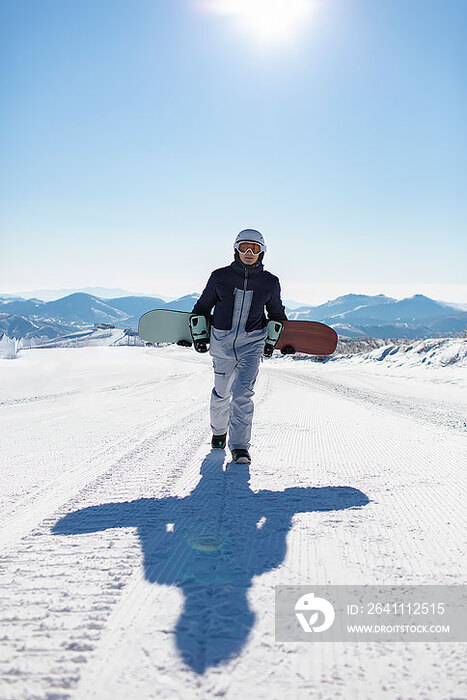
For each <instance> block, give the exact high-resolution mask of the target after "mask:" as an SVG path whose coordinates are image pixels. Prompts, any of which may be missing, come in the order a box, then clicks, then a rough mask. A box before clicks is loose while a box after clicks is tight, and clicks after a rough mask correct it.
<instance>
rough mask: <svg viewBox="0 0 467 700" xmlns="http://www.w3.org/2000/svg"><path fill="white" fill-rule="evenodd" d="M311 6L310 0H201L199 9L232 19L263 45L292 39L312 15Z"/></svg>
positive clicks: (311, 1) (311, 0)
mask: <svg viewBox="0 0 467 700" xmlns="http://www.w3.org/2000/svg"><path fill="white" fill-rule="evenodd" d="M313 4H314V3H313V0H202V5H201V6H202V7H203V9H205V10H207V11H208V12H211V13H214V14H218V15H224V16H230V17H232V18H233V19H235V20H236V21H237V23H238V24H239V25H240V26H241V27H242V28H243V29H244V30H246V31H248V32H249V33H250V34H252V35H253V36H254V37H255V38H256V39H258V40H260V41H262V42H264V43H277V42H282V41H287V40H290V39H292V38H293V36H294V35H295V33H296V32H297V30H298V29H299V28H300V27H301V25H302V23H303V22H304V21H305V20H306V19H307V18H308V17H309V16H310V15H311V13H312V11H313Z"/></svg>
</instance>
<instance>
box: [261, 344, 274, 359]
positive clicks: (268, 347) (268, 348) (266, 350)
mask: <svg viewBox="0 0 467 700" xmlns="http://www.w3.org/2000/svg"><path fill="white" fill-rule="evenodd" d="M273 352H274V345H271V343H266V344H265V346H264V351H263V354H264V357H271V356H272V353H273Z"/></svg>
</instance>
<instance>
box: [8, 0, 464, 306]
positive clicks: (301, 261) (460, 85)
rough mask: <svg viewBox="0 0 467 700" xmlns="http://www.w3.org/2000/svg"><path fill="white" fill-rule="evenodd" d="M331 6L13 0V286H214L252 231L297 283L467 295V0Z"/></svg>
mask: <svg viewBox="0 0 467 700" xmlns="http://www.w3.org/2000/svg"><path fill="white" fill-rule="evenodd" d="M221 1H222V0H221ZM279 1H280V0H279ZM214 2H215V0H214ZM233 2H234V3H235V0H233ZM240 2H241V0H240ZM305 2H306V0H305ZM311 2H312V4H313V12H312V15H311V16H310V18H309V19H308V20H306V21H303V22H301V24H300V26H299V27H297V29H296V32H294V33H293V36H292V37H291V38H290V39H289V40H288V41H285V42H279V41H278V42H273V41H271V42H269V43H264V42H262V41H260V39H259V37H258V36H255V33H254V32H253V31H250V32H247V31H245V30H244V28H242V27H241V26H240V25H239V23H238V22H236V21H235V17H234V16H229V15H217V14H213V13H208V12H207V11H202V10H201V9H200V7H199V6H198V4H197V2H195V0H170V1H168V0H159V1H158V0H151V1H150V0H131V1H130V0H79V1H78V0H70V1H69V2H63V0H2V2H1V3H0V26H1V29H0V32H1V35H0V70H1V75H0V79H1V83H0V89H1V104H2V107H1V111H0V139H1V142H0V146H1V153H2V157H1V165H0V168H1V170H0V236H1V240H0V246H1V249H0V252H1V255H0V259H1V261H0V293H1V292H13V291H21V290H26V289H34V288H61V287H85V286H96V285H100V286H108V287H116V286H118V287H123V288H126V289H132V290H134V291H137V292H145V293H165V294H170V295H178V294H180V295H181V294H184V293H189V292H192V291H201V290H202V288H203V286H204V283H205V281H206V279H207V277H208V275H209V273H210V271H211V270H212V269H213V268H215V267H220V266H222V265H225V264H228V263H229V262H230V260H231V256H232V242H233V239H234V237H235V235H236V233H237V232H238V231H239V230H240V229H242V228H250V227H251V228H258V229H260V230H261V231H262V232H263V234H264V235H265V237H266V239H267V243H268V245H269V250H268V253H267V257H266V259H265V263H266V267H267V268H268V269H270V270H271V271H272V272H274V273H275V274H278V275H279V277H280V279H281V282H282V289H283V296H284V297H285V298H289V299H290V298H295V299H299V300H302V301H308V302H310V303H319V302H321V301H325V300H326V299H328V298H332V297H334V296H336V295H337V294H341V293H345V292H356V293H358V292H364V293H379V292H382V293H387V294H391V295H393V296H396V297H402V296H406V295H411V294H414V293H418V292H422V293H426V294H428V295H430V296H434V297H435V298H438V299H446V300H450V301H459V302H467V279H466V275H465V260H466V258H467V249H466V248H467V244H466V239H467V236H466V231H467V225H466V224H467V211H466V209H467V205H466V196H465V192H466V182H467V177H466V163H467V148H466V137H465V123H466V116H467V115H466V81H465V66H466V65H467V56H466V53H467V50H466V48H465V41H464V29H465V26H466V19H467V3H466V2H465V0H446V1H445V2H442V1H441V0H437V1H434V0H377V1H376V2H375V0H316V1H313V0H311Z"/></svg>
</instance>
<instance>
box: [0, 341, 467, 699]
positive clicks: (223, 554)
mask: <svg viewBox="0 0 467 700" xmlns="http://www.w3.org/2000/svg"><path fill="white" fill-rule="evenodd" d="M424 342H427V341H424ZM433 342H435V341H433ZM436 342H437V341H436ZM454 342H457V343H459V348H458V350H457V351H458V352H459V353H460V355H459V356H458V357H457V360H456V361H455V362H444V361H441V360H440V354H441V353H445V355H444V356H445V357H448V356H449V357H452V356H453V353H454V350H453V348H452V343H454ZM466 342H467V341H465V340H463V341H448V342H447V344H444V345H442V346H440V347H438V349H437V350H436V351H435V354H434V355H433V356H432V357H431V360H430V362H431V364H429V365H428V366H427V362H425V363H421V362H418V361H416V358H415V355H414V353H412V355H411V354H410V353H411V352H412V351H411V350H408V351H406V352H405V360H404V358H403V357H402V354H401V353H400V352H399V351H397V352H395V353H393V355H390V354H389V353H386V356H385V357H384V358H383V359H378V357H376V356H377V355H378V353H379V355H381V352H382V350H383V349H382V348H378V349H377V350H375V351H373V353H368V355H366V356H361V357H359V356H356V357H353V358H345V357H344V358H339V359H337V360H335V361H330V362H326V363H321V364H320V363H316V362H310V361H303V360H299V359H292V358H290V357H277V358H274V359H271V360H266V361H265V362H264V363H263V365H262V367H261V372H260V376H259V379H258V382H257V385H256V397H255V405H256V408H255V420H254V430H253V444H252V450H251V452H252V457H253V463H252V465H251V466H250V467H249V468H248V467H247V466H245V465H235V466H233V465H231V464H230V463H229V459H228V455H226V454H225V453H224V452H217V451H216V452H211V450H210V444H209V443H210V432H209V423H208V402H209V394H210V391H211V386H212V376H211V374H212V370H211V366H210V358H209V357H206V356H202V355H197V354H196V353H194V352H193V350H189V349H182V348H177V347H168V348H139V347H104V346H102V347H83V348H78V349H76V348H75V349H71V348H55V349H33V350H23V351H21V352H20V353H19V355H18V358H17V359H14V360H0V443H1V444H0V447H1V449H0V455H1V460H2V470H1V471H2V479H1V484H0V497H1V510H0V512H1V516H2V517H1V520H0V545H1V550H2V554H1V558H0V562H1V575H0V589H1V598H0V620H1V628H0V629H1V632H0V698H2V700H22V699H24V700H26V699H27V700H30V699H31V698H34V699H36V698H37V699H39V698H41V699H42V698H43V699H46V698H47V699H48V700H59V699H62V698H77V699H80V700H87V698H98V699H99V700H111V699H112V700H113V699H117V700H119V699H121V700H124V699H125V700H126V699H127V698H131V699H133V698H135V699H138V700H139V699H145V698H179V697H180V698H182V697H183V698H199V699H201V698H206V697H217V696H223V697H227V698H239V697H245V698H250V697H251V698H268V699H270V698H290V699H292V698H293V699H294V700H295V699H296V698H299V699H300V700H301V699H302V698H303V699H304V698H310V697H312V698H326V699H327V698H329V699H331V698H345V699H347V698H352V699H353V698H358V699H360V698H365V699H366V698H371V699H376V698H391V699H392V698H394V699H395V698H403V699H404V700H405V699H407V698H428V699H430V700H431V699H433V698H465V697H467V685H466V682H465V678H466V673H465V671H466V668H465V652H466V646H465V644H461V643H458V644H454V643H434V642H432V643H415V642H412V643H382V642H373V643H363V642H360V643H307V644H302V643H298V642H296V643H276V642H275V640H274V587H275V586H276V585H278V584H307V585H308V584H315V585H320V584H328V583H332V584H407V585H408V584H432V583H438V584H444V583H446V584H464V583H465V582H466V575H465V574H466V566H465V542H466V537H465V535H466V533H465V510H466V509H465V490H464V488H465V479H466V469H465V465H466V463H467V449H466V435H465V418H466V415H467V412H466V397H467V392H466V388H467V387H466V384H467V368H466V365H465V362H464V361H463V357H465V354H464V355H463V354H462V353H463V352H464V350H465V343H466ZM448 346H449V347H448ZM428 352H432V350H429V351H428V350H427V353H428ZM398 353H399V358H396V355H397V354H398ZM446 353H447V354H446ZM370 355H373V357H370ZM391 358H392V359H391ZM401 358H402V359H401ZM330 494H336V495H335V496H331V495H330Z"/></svg>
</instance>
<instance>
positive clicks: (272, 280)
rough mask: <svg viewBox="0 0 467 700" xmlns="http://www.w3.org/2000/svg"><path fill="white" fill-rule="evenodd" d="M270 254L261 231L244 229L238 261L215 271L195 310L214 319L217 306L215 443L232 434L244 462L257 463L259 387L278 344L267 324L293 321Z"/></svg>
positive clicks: (236, 456)
mask: <svg viewBox="0 0 467 700" xmlns="http://www.w3.org/2000/svg"><path fill="white" fill-rule="evenodd" d="M265 252H266V245H265V243H264V238H263V236H262V235H261V233H260V232H259V231H255V230H254V229H245V230H243V231H240V233H239V234H238V236H237V238H236V239H235V243H234V253H235V259H234V261H233V262H232V263H231V264H230V265H228V266H227V267H221V268H219V269H217V270H214V272H213V273H212V274H211V276H210V278H209V280H208V283H207V285H206V288H205V289H204V291H203V293H202V295H201V296H200V298H199V300H198V301H197V302H196V304H195V305H194V307H193V310H192V313H193V314H197V315H202V316H205V317H206V318H209V316H210V313H211V309H212V308H213V307H214V315H213V317H212V321H211V336H210V347H209V352H210V355H211V356H212V363H213V367H214V388H213V390H212V393H211V404H210V417H211V428H212V432H213V436H212V443H211V444H212V447H213V448H220V449H224V448H225V445H226V438H227V432H228V433H229V448H230V450H231V452H232V459H233V460H234V462H240V463H244V464H249V463H250V462H251V458H250V454H249V452H248V450H249V447H250V438H251V425H252V420H253V410H254V406H253V400H252V397H253V395H254V391H253V387H254V385H255V382H256V378H257V376H258V371H259V364H260V361H261V356H262V354H263V351H264V352H265V354H266V355H271V354H272V351H273V346H271V345H266V346H265V340H266V337H267V328H266V326H267V323H268V320H269V321H286V320H287V316H286V315H285V312H284V306H283V304H282V301H281V289H280V284H279V279H278V278H277V277H276V276H275V275H272V274H271V273H270V272H267V271H266V270H264V268H263V263H262V260H263V257H264V253H265ZM265 307H266V310H267V313H268V319H266V316H265V313H264V308H265ZM195 347H196V349H197V350H198V351H199V352H207V350H208V344H207V341H206V340H197V341H195ZM289 351H290V352H293V348H290V350H289Z"/></svg>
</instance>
